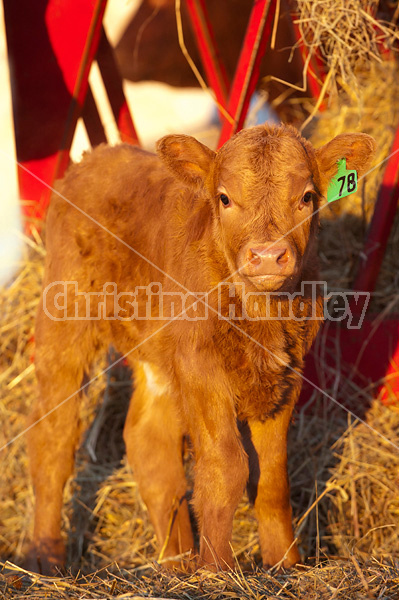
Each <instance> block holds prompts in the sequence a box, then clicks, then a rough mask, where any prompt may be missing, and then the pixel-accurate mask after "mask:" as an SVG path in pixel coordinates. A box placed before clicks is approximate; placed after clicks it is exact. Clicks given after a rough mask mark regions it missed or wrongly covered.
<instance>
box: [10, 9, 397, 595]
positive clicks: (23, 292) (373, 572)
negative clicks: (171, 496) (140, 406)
mask: <svg viewBox="0 0 399 600" xmlns="http://www.w3.org/2000/svg"><path fill="white" fill-rule="evenodd" d="M341 4H342V3H341V2H339V1H338V0H335V1H334V2H333V0H323V2H322V1H321V0H317V1H314V2H307V1H305V0H299V1H298V6H299V9H300V11H302V12H300V19H302V21H303V23H302V24H301V26H302V27H303V28H306V31H305V30H304V33H306V37H307V39H308V40H313V42H312V43H314V44H316V43H317V44H319V43H320V42H321V43H322V51H323V55H324V58H325V60H326V62H327V64H328V66H329V68H330V69H332V68H334V77H331V79H330V80H332V79H334V81H335V83H337V84H338V86H339V88H340V91H339V94H337V95H335V96H334V95H332V96H330V101H329V105H328V107H327V110H326V111H325V112H324V113H323V114H320V115H318V118H317V121H318V122H317V127H314V128H313V131H312V127H311V128H310V129H309V130H308V135H310V137H311V139H312V141H313V142H314V143H315V144H316V145H317V144H321V143H324V142H325V141H327V140H328V139H330V138H331V137H333V136H334V135H336V134H338V133H340V132H341V131H348V130H359V131H365V132H367V133H370V134H371V135H374V137H376V139H377V141H378V146H379V154H378V156H377V157H376V164H377V163H378V162H379V161H381V160H382V159H383V158H384V157H385V156H387V154H388V152H389V148H390V145H391V143H392V138H393V132H394V129H395V127H396V124H397V123H398V122H399V100H398V99H399V93H398V92H399V89H398V87H399V81H398V78H397V77H395V74H394V73H395V68H396V67H395V66H394V65H393V64H392V63H389V62H381V61H380V60H377V59H375V56H374V54H375V55H376V56H377V58H378V44H377V46H376V45H375V43H374V42H373V41H372V40H371V41H370V39H371V37H372V36H373V35H375V31H376V30H375V28H373V27H371V28H370V23H371V22H372V21H371V18H370V17H369V16H367V14H369V8H370V6H371V5H374V4H376V3H375V2H373V3H371V2H368V3H367V2H360V0H350V2H348V3H345V7H347V6H348V5H349V4H350V6H351V7H355V6H356V7H359V5H362V10H364V11H365V13H366V14H363V13H362V14H361V15H360V16H358V17H357V19H358V20H359V23H361V25H362V27H363V29H361V31H360V30H359V31H358V30H356V31H354V32H353V31H352V33H351V35H349V34H345V33H344V32H342V30H341V29H340V23H341V21H338V22H337V23H336V24H334V29H333V31H334V33H335V35H334V36H333V35H332V23H333V20H332V17H331V15H330V16H329V13H328V11H329V10H333V7H334V6H335V8H336V7H337V6H338V5H339V6H341ZM342 6H343V5H342ZM349 13H350V18H351V19H354V18H355V16H354V14H352V12H350V11H349ZM349 13H348V14H349ZM337 14H338V13H337ZM305 18H306V19H307V20H306V21H305ZM348 18H349V17H348ZM393 22H394V20H393V21H392V22H391V24H384V25H383V27H384V28H387V30H389V35H388V34H386V30H384V32H385V33H384V36H385V39H386V40H388V43H389V44H390V45H391V46H393V45H394V43H395V39H396V38H395V33H394V32H393V31H392V29H393V26H392V23H393ZM351 23H352V25H353V22H352V21H351ZM359 26H360V25H359ZM378 31H379V32H380V33H378ZM381 31H383V30H382V29H381V28H380V29H377V35H380V34H381ZM366 34H367V36H368V37H365V36H366ZM381 35H382V34H381ZM337 36H338V38H339V40H340V41H339V43H338V41H337V39H336V37H337ZM365 39H366V40H368V41H367V44H365V43H364V40H365ZM358 42H359V43H358ZM309 43H310V42H309ZM334 44H335V46H334ZM348 45H349V46H350V47H351V48H352V52H351V53H350V55H349V53H348V52H347V47H348ZM337 47H339V48H341V50H340V52H341V54H340V56H341V59H339V57H338V58H335V59H334V58H332V57H333V56H338V55H337V52H338V50H337ZM331 53H332V54H331ZM334 53H335V54H334ZM344 54H348V61H344V62H343V58H342V57H343V56H344ZM360 59H361V61H360ZM359 61H360V62H362V63H363V67H362V68H360V66H359V65H360V63H359ZM356 65H357V66H356ZM364 65H367V69H365V68H364ZM357 67H359V68H357ZM353 77H355V81H356V84H355V85H353V84H352V82H353V81H354V79H353ZM329 91H331V90H329ZM311 125H312V124H311ZM381 177H382V169H381V168H378V169H375V171H373V173H372V174H371V175H370V176H369V177H368V178H367V182H366V184H365V185H363V184H362V185H361V186H360V193H359V194H358V196H357V197H356V198H354V197H349V198H348V199H347V200H345V201H344V202H340V203H339V204H338V203H337V205H336V206H335V207H334V209H330V208H326V209H325V210H324V209H323V210H322V213H321V214H322V216H323V219H322V232H321V235H320V257H321V265H322V270H323V275H324V277H325V278H326V280H327V281H328V282H329V284H330V285H331V286H332V287H336V288H337V287H338V288H339V289H348V288H349V287H350V283H351V278H352V277H353V272H354V268H355V265H356V261H357V258H358V255H359V253H360V251H361V248H362V241H363V237H364V232H365V228H366V226H367V223H368V222H369V220H370V216H371V214H372V210H373V206H374V202H375V197H376V192H377V190H378V186H379V185H380V181H381ZM326 215H327V216H326ZM398 242H399V224H398V222H396V223H395V224H394V227H393V231H392V234H391V238H390V240H389V245H388V251H387V255H386V258H385V261H384V264H383V267H382V270H381V276H380V279H379V282H378V288H377V292H376V294H375V297H374V300H373V302H374V309H375V310H378V311H381V310H387V309H388V310H389V311H394V310H397V301H398V298H399V282H398V277H397V273H398V271H399V264H398V253H397V248H398V247H399V246H398ZM44 254H45V249H44V246H43V243H42V241H41V239H40V237H39V235H36V236H34V237H33V239H29V240H26V251H25V256H24V259H23V261H22V264H21V268H20V270H19V273H18V275H17V276H16V278H15V280H14V281H13V283H12V284H11V285H9V286H8V287H7V288H6V289H4V290H2V291H1V292H0V319H1V322H0V332H1V338H0V345H1V348H0V419H1V428H0V447H1V448H2V450H1V466H2V468H1V477H0V557H1V559H2V560H3V561H4V562H1V563H0V567H1V568H0V598H2V597H4V598H43V597H46V598H79V599H83V598H111V597H112V598H119V599H122V598H134V597H136V596H137V597H158V598H159V597H163V598H179V599H180V598H181V599H183V598H184V599H190V598H209V599H216V598H217V599H219V598H226V599H227V598H229V599H232V598H248V599H249V598H253V599H256V600H259V599H261V598H273V599H275V598H276V599H277V598H280V599H292V598H301V599H302V598H303V599H310V600H312V599H313V598H320V599H324V598H325V599H327V598H328V599H331V600H332V599H335V598H337V599H341V598H342V599H348V598H356V599H361V598H381V599H382V598H385V599H391V598H392V599H395V598H399V475H398V474H399V452H398V449H399V411H397V410H396V411H395V410H391V409H388V408H386V407H384V406H382V405H381V404H380V403H379V402H374V403H372V405H371V408H370V409H369V411H368V413H367V416H366V422H367V424H366V423H361V422H359V421H358V420H356V419H355V418H353V417H351V418H350V419H349V420H348V417H347V414H346V413H345V411H343V410H341V409H340V408H337V407H334V406H333V405H332V404H331V403H330V402H329V400H327V399H323V398H322V397H320V395H319V397H317V398H316V393H315V394H314V399H315V398H316V399H317V406H318V409H317V410H313V411H311V412H309V413H306V414H305V413H304V412H300V413H298V414H297V415H296V416H295V420H294V423H293V425H292V428H291V431H290V439H289V449H290V452H289V456H290V458H289V470H290V477H291V496H292V504H293V512H294V526H295V531H296V535H297V537H298V542H299V547H300V551H301V552H302V554H303V557H304V558H305V557H307V559H308V560H307V563H306V566H305V567H303V568H301V569H295V570H293V571H291V572H290V573H277V572H274V571H273V570H271V571H268V572H266V571H264V570H262V569H261V568H260V566H259V565H260V551H259V544H258V538H257V530H256V529H257V528H256V522H255V517H254V513H253V509H252V508H251V507H250V506H249V504H248V502H247V500H246V498H243V500H242V502H241V503H240V506H239V508H238V510H237V513H236V517H235V522H234V535H233V548H234V552H235V556H236V561H237V570H236V571H235V572H231V573H216V574H212V573H209V572H207V571H203V570H200V571H198V572H197V573H194V574H185V575H182V574H178V573H174V572H171V571H166V570H164V569H162V568H161V565H160V563H159V562H158V560H157V559H158V552H159V549H158V548H157V545H156V542H155V537H154V532H153V529H152V527H151V524H150V522H149V519H148V515H147V512H146V509H145V507H144V505H143V503H142V501H141V499H140V496H139V494H138V490H137V486H136V483H135V481H134V474H133V473H131V471H130V468H129V466H128V465H127V463H126V460H125V458H124V447H123V442H122V436H121V433H122V428H123V422H124V418H125V414H126V410H127V405H128V401H129V396H130V393H131V386H132V384H131V381H130V374H129V373H128V372H127V371H126V369H125V368H124V367H123V366H119V367H118V368H116V369H115V368H114V369H113V370H112V371H109V372H107V373H106V374H105V375H102V376H99V377H97V378H95V379H94V380H93V382H92V383H91V385H90V387H89V390H88V394H87V398H86V399H85V401H84V403H83V406H82V415H81V417H82V420H83V422H84V423H85V424H87V426H89V425H91V427H90V429H89V432H88V433H87V434H86V435H85V438H84V440H83V442H82V447H81V449H80V450H79V452H78V456H77V474H76V477H75V478H74V479H73V481H71V482H70V483H69V484H68V486H67V490H66V503H65V509H64V511H63V521H64V530H65V532H67V531H68V532H69V534H68V565H69V567H70V569H71V570H70V571H69V572H68V573H64V574H61V576H60V577H59V578H56V579H54V578H45V577H40V576H36V575H34V574H31V573H27V572H25V571H24V570H23V569H22V568H21V567H20V566H17V565H21V564H22V560H23V554H24V551H25V549H26V547H27V545H28V544H29V542H30V539H31V536H32V514H33V494H32V490H31V487H30V482H29V475H28V465H27V458H26V445H25V437H24V435H23V432H24V429H25V427H26V425H25V420H26V415H27V414H28V413H29V410H30V405H31V402H32V399H33V398H34V395H35V374H34V368H33V363H32V357H33V353H34V343H33V327H34V316H35V311H36V305H37V302H38V299H39V294H40V285H41V278H42V274H43V258H44ZM108 360H109V359H108ZM108 360H107V357H102V359H101V360H100V361H99V362H98V364H96V365H95V368H94V371H93V375H96V374H99V373H101V371H102V370H103V369H104V368H105V367H106V366H107V364H108ZM325 391H326V392H329V391H330V392H331V390H325ZM379 434H381V435H382V436H383V437H381V435H379ZM186 463H187V474H188V479H189V480H190V481H191V479H192V478H191V467H192V463H191V459H190V456H189V455H188V456H187V458H186ZM65 535H67V534H65ZM6 561H8V562H6Z"/></svg>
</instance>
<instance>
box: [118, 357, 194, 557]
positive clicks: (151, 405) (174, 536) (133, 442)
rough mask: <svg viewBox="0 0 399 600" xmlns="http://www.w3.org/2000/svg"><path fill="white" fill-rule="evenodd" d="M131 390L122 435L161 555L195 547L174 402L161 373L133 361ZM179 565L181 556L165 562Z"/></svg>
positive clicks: (180, 426)
mask: <svg viewBox="0 0 399 600" xmlns="http://www.w3.org/2000/svg"><path fill="white" fill-rule="evenodd" d="M134 374H135V379H134V385H135V391H134V393H133V397H132V400H131V402H130V407H129V412H128V415H127V418H126V424H125V430H124V439H125V443H126V451H127V456H128V460H129V462H130V464H131V466H132V468H133V470H134V474H135V478H136V480H137V483H138V486H139V491H140V494H141V497H142V498H143V500H144V502H145V504H146V506H147V508H148V512H149V515H150V518H151V522H152V524H153V526H154V529H155V533H156V536H157V539H158V543H159V545H160V548H161V558H163V557H165V558H166V557H173V556H178V555H180V554H182V553H185V552H187V551H191V550H193V548H194V540H193V534H192V529H191V523H190V516H189V511H188V504H187V498H186V491H187V483H186V478H185V473H184V469H183V430H182V425H181V421H180V415H179V413H178V410H177V408H176V403H175V400H174V399H173V396H172V395H171V393H170V389H169V385H168V383H167V382H166V381H164V380H163V378H162V376H161V374H160V372H159V371H158V370H157V369H156V368H155V367H154V366H150V365H149V363H135V364H134ZM172 563H173V564H175V565H178V564H180V565H181V566H183V565H184V560H183V561H182V562H181V563H179V562H178V561H171V562H167V564H168V565H170V564H172Z"/></svg>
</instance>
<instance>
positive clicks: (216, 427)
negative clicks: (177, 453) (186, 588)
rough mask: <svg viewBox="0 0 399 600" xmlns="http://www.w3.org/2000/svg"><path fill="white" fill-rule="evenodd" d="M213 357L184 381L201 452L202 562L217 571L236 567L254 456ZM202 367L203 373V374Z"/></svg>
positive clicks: (186, 368)
mask: <svg viewBox="0 0 399 600" xmlns="http://www.w3.org/2000/svg"><path fill="white" fill-rule="evenodd" d="M216 360H217V358H216V357H215V359H213V358H212V356H211V353H209V355H208V354H207V355H206V356H203V357H202V356H194V357H193V359H192V361H190V363H189V364H187V361H184V362H183V363H182V369H181V371H180V382H181V386H182V392H183V406H184V415H185V419H186V422H187V424H188V427H189V433H190V437H191V440H192V443H193V447H194V452H195V461H196V467H195V483H194V497H193V503H194V509H195V512H196V516H197V519H198V524H199V532H200V562H201V564H203V565H206V566H208V567H209V568H211V569H228V568H230V567H233V566H234V562H233V554H232V550H231V546H230V542H231V533H232V527H233V517H234V513H235V511H236V508H237V505H238V503H239V501H240V499H241V497H242V494H243V491H244V489H245V485H246V483H247V479H248V457H247V455H246V453H245V451H244V449H243V447H242V443H241V439H240V435H239V432H238V428H237V421H236V414H235V409H234V402H233V397H232V393H231V389H230V388H229V385H228V381H227V380H226V375H225V372H224V370H223V369H222V368H218V367H217V363H216ZM199 369H200V371H199Z"/></svg>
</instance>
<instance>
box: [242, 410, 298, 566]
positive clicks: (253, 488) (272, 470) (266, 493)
mask: <svg viewBox="0 0 399 600" xmlns="http://www.w3.org/2000/svg"><path fill="white" fill-rule="evenodd" d="M291 413H292V407H291V406H290V407H286V408H285V409H284V410H283V411H282V412H280V413H279V414H278V415H277V416H276V417H274V418H269V419H267V420H266V421H264V422H261V421H258V420H251V421H249V422H248V425H249V428H250V440H247V443H245V447H246V448H247V451H248V454H249V459H250V478H249V483H248V492H249V497H250V499H251V500H252V501H253V502H254V504H255V511H256V516H257V519H258V523H259V539H260V546H261V551H262V560H263V564H264V566H265V567H270V566H273V565H275V564H277V563H278V562H280V561H281V560H282V559H283V562H282V565H283V566H284V567H290V566H292V565H294V564H295V563H297V562H298V561H299V560H300V556H299V552H298V549H297V547H296V544H295V542H294V536H293V530H292V511H291V504H290V489H289V483H288V475H287V431H288V426H289V423H290V419H291Z"/></svg>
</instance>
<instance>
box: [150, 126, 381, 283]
mask: <svg viewBox="0 0 399 600" xmlns="http://www.w3.org/2000/svg"><path fill="white" fill-rule="evenodd" d="M374 150H375V142H374V140H373V138H371V137H370V136H368V135H366V134H362V133H349V134H342V135H339V136H337V137H335V138H334V139H333V140H331V141H330V142H329V143H328V144H326V145H325V146H323V147H321V148H319V149H317V150H315V149H314V148H313V146H312V145H311V144H310V143H309V142H308V141H307V140H305V139H304V138H302V137H301V136H300V134H299V133H298V132H297V131H296V130H295V129H294V128H292V127H288V126H283V125H281V126H270V125H260V126H257V127H252V128H250V129H246V130H243V131H241V132H239V133H238V134H236V135H235V136H233V137H232V138H231V139H230V140H229V141H228V142H226V143H225V144H224V146H222V148H221V149H220V150H219V151H218V152H216V153H215V152H213V151H212V150H210V149H209V148H207V147H206V146H204V145H203V144H201V143H200V142H198V141H197V140H195V139H194V138H192V137H190V136H183V135H169V136H166V137H164V138H162V139H161V140H160V141H159V142H158V145H157V151H158V154H159V156H160V157H161V159H162V160H163V161H164V162H165V164H166V166H167V167H168V168H169V169H170V170H171V171H172V172H173V173H174V175H175V176H176V177H177V178H178V179H179V180H181V181H182V182H183V183H184V184H185V185H186V186H188V187H190V188H191V189H192V190H193V191H195V192H196V193H199V194H200V195H205V196H206V197H207V200H208V202H209V210H210V211H212V217H213V219H212V222H213V234H214V239H215V243H216V244H217V245H218V247H219V250H220V251H221V252H222V253H223V255H224V258H225V261H226V263H227V265H228V268H229V271H230V276H231V279H232V280H233V281H235V282H244V283H245V284H246V285H247V286H248V287H249V289H254V290H261V291H276V290H281V291H285V290H287V291H289V290H293V289H294V288H295V287H296V285H297V284H298V282H299V280H300V278H301V274H302V273H303V272H304V269H305V268H306V266H307V265H309V264H310V262H311V261H313V260H314V259H315V252H316V247H315V239H316V232H317V227H318V207H319V202H320V200H321V199H322V198H323V197H325V196H326V194H327V188H328V184H329V182H330V180H331V178H332V177H333V176H334V175H335V174H336V172H337V161H338V160H339V159H341V158H346V162H347V168H348V169H355V170H356V171H357V172H358V176H361V175H362V174H364V173H365V172H366V170H367V168H368V166H369V163H370V160H371V158H372V156H373V154H374Z"/></svg>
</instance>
